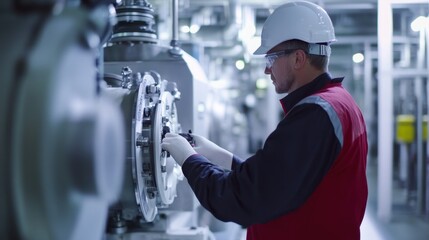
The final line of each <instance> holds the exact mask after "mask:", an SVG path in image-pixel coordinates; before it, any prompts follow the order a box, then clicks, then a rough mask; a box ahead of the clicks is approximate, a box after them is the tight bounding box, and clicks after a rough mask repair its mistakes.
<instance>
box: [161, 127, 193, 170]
mask: <svg viewBox="0 0 429 240" xmlns="http://www.w3.org/2000/svg"><path fill="white" fill-rule="evenodd" d="M161 147H162V148H163V149H164V150H167V151H168V152H169V153H170V154H171V156H172V157H173V158H174V160H176V162H177V163H178V164H179V165H180V166H182V165H183V162H184V161H185V160H186V159H188V157H190V156H191V155H193V154H196V152H195V150H194V149H193V148H192V146H191V145H190V144H189V142H188V141H187V140H186V139H185V138H184V137H182V136H180V135H179V134H175V133H166V134H165V137H164V139H163V140H162V144H161Z"/></svg>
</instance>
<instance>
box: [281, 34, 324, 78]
mask: <svg viewBox="0 0 429 240" xmlns="http://www.w3.org/2000/svg"><path fill="white" fill-rule="evenodd" d="M281 45H282V46H283V47H285V48H286V49H302V50H304V51H305V52H306V53H307V56H308V59H309V60H310V64H311V65H312V66H313V67H315V68H317V69H318V70H324V71H326V70H327V69H328V64H329V57H328V56H322V55H314V54H309V53H308V43H307V42H304V41H301V40H297V39H293V40H288V41H284V42H282V43H281Z"/></svg>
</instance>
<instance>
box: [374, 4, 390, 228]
mask: <svg viewBox="0 0 429 240" xmlns="http://www.w3.org/2000/svg"><path fill="white" fill-rule="evenodd" d="M392 18H393V17H392V5H391V3H390V1H378V23H379V26H381V24H382V25H383V26H384V27H382V28H378V30H377V31H378V34H377V35H378V91H379V94H378V109H379V112H378V118H379V121H378V129H379V130H378V141H379V142H378V162H379V163H378V199H377V200H378V202H377V207H378V209H377V215H378V217H379V218H380V219H381V220H382V221H384V222H389V221H390V219H391V214H392V176H393V175H392V172H393V164H392V159H393V146H392V145H393V144H392V143H393V124H392V123H393V96H392V95H393V81H392V79H393V76H392V69H393V56H392V52H393V51H392V49H393V44H392V38H393V19H392Z"/></svg>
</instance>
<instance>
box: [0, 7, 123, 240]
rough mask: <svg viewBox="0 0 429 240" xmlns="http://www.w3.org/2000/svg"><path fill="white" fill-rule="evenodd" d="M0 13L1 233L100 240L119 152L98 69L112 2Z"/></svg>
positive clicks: (119, 132) (118, 122)
mask: <svg viewBox="0 0 429 240" xmlns="http://www.w3.org/2000/svg"><path fill="white" fill-rule="evenodd" d="M0 12H1V14H0V24H1V26H2V27H3V29H8V30H7V31H5V32H3V33H2V35H1V38H0V39H1V43H0V45H1V52H2V54H1V56H0V58H1V63H2V64H1V67H0V69H1V71H0V74H1V77H0V78H1V83H2V87H1V88H0V89H1V90H0V91H1V93H0V115H1V116H2V117H1V118H0V155H1V157H0V178H1V179H0V192H1V197H0V212H1V214H0V238H1V239H44V240H49V239H69V240H72V239H73V240H78V239H101V238H102V236H103V232H104V229H105V225H106V223H105V219H106V218H107V214H108V206H109V205H110V204H112V203H113V202H115V201H116V199H117V198H118V197H119V195H120V191H121V186H122V181H123V169H124V157H123V156H124V152H125V144H124V142H123V141H122V139H124V125H123V118H122V115H121V112H120V109H119V107H118V106H117V105H116V104H115V103H114V102H112V101H111V100H110V99H108V98H106V97H103V96H102V95H101V94H100V85H99V81H98V79H99V75H100V72H98V71H97V69H98V66H97V61H98V59H99V55H100V45H101V44H103V41H104V40H105V39H107V36H108V34H109V32H110V31H111V29H112V26H113V24H114V22H113V21H112V20H113V17H114V16H113V15H112V13H114V8H113V6H112V5H111V4H110V3H108V1H82V3H80V2H77V1H61V0H39V1H26V0H16V1H12V0H6V1H1V3H0Z"/></svg>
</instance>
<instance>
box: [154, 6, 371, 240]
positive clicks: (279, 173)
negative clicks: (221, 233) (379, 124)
mask: <svg viewBox="0 0 429 240" xmlns="http://www.w3.org/2000/svg"><path fill="white" fill-rule="evenodd" d="M261 37H262V39H261V40H262V41H261V46H260V47H259V48H258V49H257V50H256V52H255V54H266V55H265V58H266V67H265V73H266V74H270V75H271V79H272V81H273V84H274V86H275V89H276V92H277V93H288V95H287V96H286V97H284V98H283V99H281V104H282V107H283V110H284V112H285V117H284V119H283V120H281V121H280V123H279V124H278V126H277V128H276V129H275V130H274V131H273V132H272V133H271V134H270V136H269V137H268V138H267V139H266V141H265V143H264V146H263V148H262V149H260V150H258V151H257V152H256V154H255V155H253V156H251V157H250V158H248V159H247V160H245V161H241V160H240V159H238V158H237V157H236V156H234V155H233V154H232V153H230V152H228V151H226V150H225V149H222V148H220V147H219V146H217V145H216V144H214V143H212V142H210V141H209V140H207V139H205V138H203V137H201V136H198V135H194V137H195V141H196V147H195V148H192V147H191V146H190V145H189V144H188V142H187V141H186V140H185V139H184V138H182V137H180V136H179V135H177V134H166V137H165V138H164V140H163V143H162V147H163V148H164V149H165V150H167V151H169V152H170V153H171V154H172V156H173V158H174V159H175V160H176V161H177V162H178V163H179V164H181V165H182V170H183V172H184V174H185V176H186V177H187V179H188V182H189V184H190V186H191V187H192V189H193V191H194V192H195V194H196V196H197V197H198V199H199V200H200V202H201V204H202V205H203V206H204V207H205V208H206V209H208V210H209V211H210V212H211V213H212V214H213V215H214V216H215V217H217V218H218V219H220V220H223V221H233V222H236V223H238V224H241V225H244V226H247V239H252V240H253V239H262V240H275V239H281V240H283V239H285V240H287V239H294V240H295V239H311V240H313V239H329V240H335V239H341V240H353V239H359V238H360V230H359V227H360V224H361V222H362V219H363V216H364V213H365V207H366V200H367V195H368V190H367V182H366V174H365V169H366V156H367V136H366V130H365V123H364V120H363V117H362V114H361V112H360V110H359V108H358V106H357V105H356V103H355V102H354V100H353V99H352V97H351V96H350V94H349V93H348V92H347V91H346V90H345V89H344V88H343V87H342V85H341V81H342V80H343V78H331V76H330V75H329V73H328V69H327V65H328V62H329V55H330V52H331V49H330V46H329V44H330V43H331V42H333V41H335V34H334V29H333V26H332V22H331V20H330V18H329V16H328V15H327V13H326V12H325V11H324V10H323V9H322V8H321V7H319V6H317V5H315V4H313V3H310V2H304V1H297V2H291V3H286V4H284V5H281V6H280V7H278V8H277V9H276V10H275V11H274V12H273V13H272V15H271V16H270V17H268V19H267V20H266V22H265V24H264V26H263V30H262V35H261Z"/></svg>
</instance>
